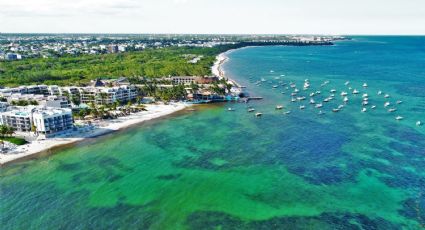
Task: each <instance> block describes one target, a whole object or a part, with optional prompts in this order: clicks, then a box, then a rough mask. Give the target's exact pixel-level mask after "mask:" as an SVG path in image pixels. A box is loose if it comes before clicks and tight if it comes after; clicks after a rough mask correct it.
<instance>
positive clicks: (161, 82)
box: [0, 76, 242, 164]
mask: <svg viewBox="0 0 425 230" xmlns="http://www.w3.org/2000/svg"><path fill="white" fill-rule="evenodd" d="M241 93H242V89H241V88H239V87H238V86H236V85H234V82H232V81H229V80H225V79H224V78H221V77H218V76H174V77H164V78H157V79H148V78H140V80H139V81H138V82H137V83H132V82H130V81H129V80H128V79H127V78H124V77H121V78H117V79H106V80H101V79H96V80H93V81H91V82H90V84H87V85H85V86H57V85H32V86H19V87H7V88H2V89H0V101H1V102H0V126H1V127H2V129H4V130H5V132H4V133H3V134H2V135H1V136H0V139H1V140H2V146H0V147H1V153H0V163H1V164H3V163H6V162H8V161H12V160H15V159H19V158H21V157H23V156H27V155H30V154H33V153H36V152H40V151H44V150H47V149H49V148H51V147H55V146H58V145H63V144H69V143H73V142H75V141H79V140H82V139H84V138H87V137H95V136H99V135H102V134H105V133H109V132H111V131H114V130H118V129H121V128H124V127H127V126H129V125H132V124H136V123H139V122H142V121H145V120H149V119H152V118H155V117H159V116H164V115H167V114H170V113H172V112H175V111H178V110H181V109H184V108H186V107H188V106H190V105H192V104H200V103H211V102H222V101H228V100H234V99H235V98H238V97H239V96H240V94H241ZM6 131H7V132H6Z"/></svg>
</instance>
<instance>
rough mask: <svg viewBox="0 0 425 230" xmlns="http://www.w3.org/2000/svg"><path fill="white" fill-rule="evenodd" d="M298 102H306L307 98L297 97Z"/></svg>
mask: <svg viewBox="0 0 425 230" xmlns="http://www.w3.org/2000/svg"><path fill="white" fill-rule="evenodd" d="M297 100H298V101H304V100H305V97H297Z"/></svg>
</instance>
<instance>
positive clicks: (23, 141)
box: [0, 137, 28, 145]
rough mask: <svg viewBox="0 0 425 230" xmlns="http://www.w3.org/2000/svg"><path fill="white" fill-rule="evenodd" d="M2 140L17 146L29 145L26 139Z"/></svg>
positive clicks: (8, 138) (7, 138) (6, 138)
mask: <svg viewBox="0 0 425 230" xmlns="http://www.w3.org/2000/svg"><path fill="white" fill-rule="evenodd" d="M0 140H4V141H7V142H10V143H13V144H15V145H25V144H27V143H28V142H27V141H26V140H25V139H23V138H18V137H4V138H0Z"/></svg>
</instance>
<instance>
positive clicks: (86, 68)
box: [0, 46, 233, 86]
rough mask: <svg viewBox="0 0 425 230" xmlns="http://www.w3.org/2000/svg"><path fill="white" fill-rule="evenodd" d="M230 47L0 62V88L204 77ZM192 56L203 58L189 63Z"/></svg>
mask: <svg viewBox="0 0 425 230" xmlns="http://www.w3.org/2000/svg"><path fill="white" fill-rule="evenodd" d="M230 48H233V47H231V46H218V47H212V48H198V47H168V48H160V49H146V50H143V51H137V52H136V51H134V52H127V53H118V54H102V55H88V54H85V55H79V56H71V55H69V56H63V57H58V58H33V59H23V60H19V61H2V62H0V86H18V85H31V84H48V85H51V84H54V85H62V86H63V85H83V84H86V83H88V82H89V81H90V80H93V79H96V78H118V77H129V78H132V77H150V78H154V77H164V76H170V75H171V76H205V75H210V74H211V66H212V64H213V63H214V61H215V56H216V55H218V54H219V53H221V52H224V51H226V50H228V49H230ZM193 56H202V58H201V59H200V60H199V61H198V62H196V63H190V60H191V58H192V57H193Z"/></svg>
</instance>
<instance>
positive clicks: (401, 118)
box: [395, 116, 404, 121]
mask: <svg viewBox="0 0 425 230" xmlns="http://www.w3.org/2000/svg"><path fill="white" fill-rule="evenodd" d="M403 118H404V117H402V116H397V117H396V118H395V119H396V120H397V121H400V120H403Z"/></svg>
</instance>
